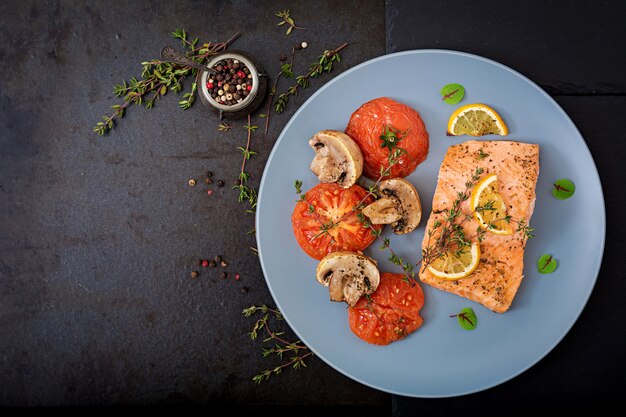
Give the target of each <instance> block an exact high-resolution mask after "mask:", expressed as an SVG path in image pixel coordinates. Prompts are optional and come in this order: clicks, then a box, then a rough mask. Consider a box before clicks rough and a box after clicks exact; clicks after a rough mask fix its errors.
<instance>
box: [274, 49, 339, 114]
mask: <svg viewBox="0 0 626 417" xmlns="http://www.w3.org/2000/svg"><path fill="white" fill-rule="evenodd" d="M346 46H348V44H347V43H344V44H342V45H340V46H339V47H337V48H335V49H332V50H326V51H324V53H323V54H322V55H320V56H319V57H318V59H317V61H316V62H313V63H311V64H310V65H309V72H307V73H306V75H299V76H298V77H296V83H295V84H294V85H292V86H290V87H289V88H288V89H287V91H285V92H283V93H281V94H279V95H278V98H277V99H276V102H275V103H274V110H275V111H276V113H282V112H284V111H285V108H286V107H287V103H288V102H289V96H296V95H298V88H308V87H309V84H310V78H317V77H318V76H320V75H322V74H323V73H324V72H330V71H332V69H333V64H334V63H335V62H339V61H341V57H340V56H339V51H341V50H342V49H343V48H345V47H346ZM281 73H282V71H281Z"/></svg>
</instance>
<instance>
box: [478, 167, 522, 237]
mask: <svg viewBox="0 0 626 417" xmlns="http://www.w3.org/2000/svg"><path fill="white" fill-rule="evenodd" d="M470 208H471V209H472V212H473V213H474V217H475V218H476V220H478V223H479V224H480V226H481V227H482V228H483V229H486V230H488V231H490V232H492V233H496V234H499V235H510V234H511V233H513V229H512V228H511V225H510V224H509V223H510V218H509V217H508V216H507V214H506V204H504V201H503V200H502V196H501V195H500V189H499V183H498V176H497V175H496V174H489V175H486V176H485V177H483V179H481V180H480V181H479V182H478V184H476V186H474V189H473V190H472V196H471V197H470Z"/></svg>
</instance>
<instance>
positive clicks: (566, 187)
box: [552, 178, 576, 200]
mask: <svg viewBox="0 0 626 417" xmlns="http://www.w3.org/2000/svg"><path fill="white" fill-rule="evenodd" d="M553 185H554V187H553V188H552V195H553V196H554V198H556V199H557V200H567V199H568V198H570V197H571V196H573V195H574V191H576V186H575V185H574V183H573V182H572V181H570V180H568V179H566V178H561V179H560V180H556V181H555V182H554V184H553Z"/></svg>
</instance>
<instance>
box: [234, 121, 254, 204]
mask: <svg viewBox="0 0 626 417" xmlns="http://www.w3.org/2000/svg"><path fill="white" fill-rule="evenodd" d="M243 127H244V129H246V131H247V141H246V147H245V148H243V147H241V146H240V147H238V148H237V149H239V150H240V151H241V153H242V155H243V161H242V162H241V172H240V173H239V180H238V181H237V185H235V186H234V187H233V189H237V190H239V197H237V200H238V201H239V202H242V201H247V202H248V205H249V206H250V208H249V209H248V210H246V211H247V212H248V213H254V212H255V211H256V204H257V191H256V190H255V189H254V188H252V187H250V186H248V180H249V179H250V174H249V173H247V172H246V162H247V161H248V160H249V159H250V158H251V157H252V156H253V155H256V154H257V153H256V152H254V151H253V150H251V149H250V141H251V139H252V132H254V131H255V130H256V129H257V128H258V126H254V125H252V124H251V123H250V115H248V124H247V125H244V126H243Z"/></svg>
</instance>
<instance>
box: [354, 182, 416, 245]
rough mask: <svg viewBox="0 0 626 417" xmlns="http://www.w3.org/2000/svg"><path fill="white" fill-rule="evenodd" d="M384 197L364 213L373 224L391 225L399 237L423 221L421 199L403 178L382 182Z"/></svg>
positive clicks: (380, 186)
mask: <svg viewBox="0 0 626 417" xmlns="http://www.w3.org/2000/svg"><path fill="white" fill-rule="evenodd" d="M378 188H379V189H380V193H381V194H382V197H381V198H380V199H378V200H376V201H375V202H373V203H372V204H370V205H369V206H367V207H365V208H364V209H363V210H362V212H363V214H364V215H366V216H367V217H368V218H369V219H370V222H372V224H390V225H391V227H393V232H394V233H395V234H397V235H403V234H406V233H410V232H412V231H413V230H415V228H416V227H417V226H418V225H419V223H420V220H421V219H422V205H421V204H420V197H419V195H418V194H417V190H416V189H415V187H413V184H411V183H410V182H408V181H407V180H405V179H402V178H391V179H388V180H384V181H381V182H380V185H379V187H378Z"/></svg>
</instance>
